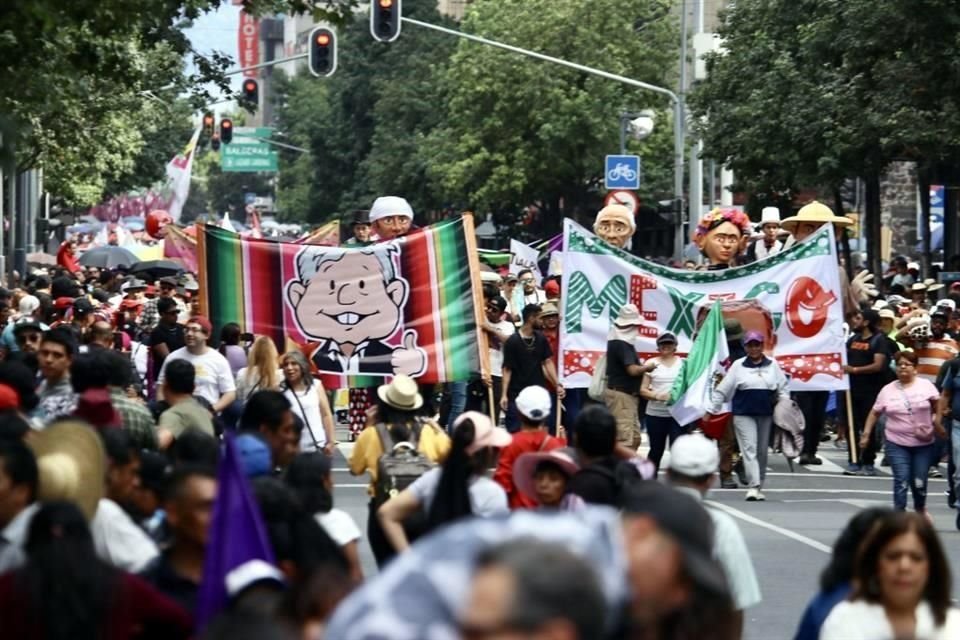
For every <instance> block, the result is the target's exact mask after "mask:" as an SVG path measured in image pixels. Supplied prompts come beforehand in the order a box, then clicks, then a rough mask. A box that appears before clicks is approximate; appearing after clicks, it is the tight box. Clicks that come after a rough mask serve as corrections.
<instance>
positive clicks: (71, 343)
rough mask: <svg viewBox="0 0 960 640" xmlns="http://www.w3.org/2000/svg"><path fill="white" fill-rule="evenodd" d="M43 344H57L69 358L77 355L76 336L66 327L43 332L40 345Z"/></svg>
mask: <svg viewBox="0 0 960 640" xmlns="http://www.w3.org/2000/svg"><path fill="white" fill-rule="evenodd" d="M44 342H53V343H55V344H59V345H60V346H62V347H63V348H64V349H65V350H66V351H67V355H68V356H69V357H71V358H73V357H74V356H75V355H77V337H76V334H74V332H73V331H72V330H71V329H68V328H67V327H54V328H53V329H49V330H47V331H44V332H43V338H42V339H41V340H40V344H41V345H43V343H44Z"/></svg>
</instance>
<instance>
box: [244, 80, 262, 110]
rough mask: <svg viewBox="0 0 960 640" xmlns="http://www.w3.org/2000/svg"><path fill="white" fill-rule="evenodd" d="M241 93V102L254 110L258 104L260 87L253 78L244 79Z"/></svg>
mask: <svg viewBox="0 0 960 640" xmlns="http://www.w3.org/2000/svg"><path fill="white" fill-rule="evenodd" d="M241 89H242V91H243V98H242V99H243V101H244V102H245V103H247V104H248V105H250V106H252V107H253V108H254V109H256V108H257V105H258V104H260V85H258V84H257V81H256V80H254V79H253V78H246V79H245V80H244V81H243V85H242V87H241Z"/></svg>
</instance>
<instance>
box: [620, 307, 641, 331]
mask: <svg viewBox="0 0 960 640" xmlns="http://www.w3.org/2000/svg"><path fill="white" fill-rule="evenodd" d="M613 324H615V325H617V326H618V327H639V326H641V325H642V324H643V318H642V317H641V316H640V310H639V309H637V305H635V304H625V305H623V306H622V307H620V313H618V314H617V319H616V320H614V321H613Z"/></svg>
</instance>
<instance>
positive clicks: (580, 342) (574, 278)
mask: <svg viewBox="0 0 960 640" xmlns="http://www.w3.org/2000/svg"><path fill="white" fill-rule="evenodd" d="M563 248H564V253H563V270H564V278H563V295H562V298H561V299H562V300H563V305H562V312H561V325H560V354H559V355H558V362H559V364H560V366H559V370H560V377H561V379H562V380H563V383H564V385H565V386H566V387H568V388H577V387H587V386H589V384H590V376H591V375H592V373H593V369H594V365H595V363H596V361H597V359H598V358H599V357H600V356H601V355H603V354H605V353H606V344H607V333H608V331H609V329H610V326H611V324H612V322H613V320H614V319H615V318H616V317H617V313H618V312H619V310H620V307H621V306H623V305H624V304H627V303H633V304H635V305H636V306H637V308H638V309H639V310H640V313H641V315H642V317H643V319H644V325H643V326H641V327H640V338H639V340H638V342H637V345H636V346H637V350H638V352H639V353H640V354H641V357H652V356H654V355H656V338H657V336H658V335H660V334H662V333H665V332H670V333H673V334H674V335H676V337H677V341H678V345H677V347H678V353H680V354H681V355H683V354H686V353H687V352H689V350H690V345H691V344H692V341H693V338H694V336H695V334H696V331H697V328H698V327H699V326H700V324H701V323H702V322H703V320H704V319H705V318H706V315H707V313H708V312H709V310H710V307H711V306H712V305H713V303H714V302H715V301H717V300H719V301H721V302H722V308H723V315H724V318H725V319H730V318H736V319H737V320H738V321H739V322H740V325H741V326H742V328H743V331H744V332H746V331H759V332H761V333H762V334H763V335H764V336H765V351H766V352H767V353H768V354H769V355H771V356H772V357H775V358H776V359H777V361H778V362H779V363H780V365H781V366H782V367H783V370H784V372H785V373H786V374H787V375H788V376H789V377H790V387H791V389H794V390H840V389H846V388H847V379H846V377H845V376H844V374H843V365H845V364H846V349H845V347H844V341H843V322H844V320H843V304H842V296H841V289H840V276H839V271H838V268H837V252H836V242H835V240H834V235H833V228H832V227H831V226H830V225H824V227H823V228H822V229H820V230H819V231H818V232H817V233H815V234H814V235H813V236H811V237H810V238H809V239H807V240H806V241H804V242H801V243H797V244H795V245H794V246H793V247H791V248H789V249H787V250H786V251H783V252H781V253H779V254H776V255H774V256H771V257H769V258H766V259H764V260H760V261H758V262H755V263H753V264H750V265H747V266H743V267H737V268H733V269H725V270H721V271H686V270H678V269H670V268H668V267H665V266H663V265H660V264H656V263H654V262H649V261H647V260H642V259H640V258H637V257H635V256H633V255H632V254H630V253H628V252H626V251H622V250H620V249H617V248H616V247H613V246H611V245H609V244H607V243H606V242H604V241H603V240H601V239H600V238H598V237H597V236H595V235H594V234H592V233H591V232H589V231H587V230H586V229H585V228H583V227H582V226H580V225H578V224H577V223H575V222H573V221H572V220H566V221H565V225H564V239H563Z"/></svg>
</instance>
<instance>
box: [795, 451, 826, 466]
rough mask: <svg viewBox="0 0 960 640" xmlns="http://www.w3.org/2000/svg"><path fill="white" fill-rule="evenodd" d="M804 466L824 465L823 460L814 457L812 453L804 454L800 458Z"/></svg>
mask: <svg viewBox="0 0 960 640" xmlns="http://www.w3.org/2000/svg"><path fill="white" fill-rule="evenodd" d="M799 462H800V464H802V465H818V464H823V460H821V459H820V458H818V457H817V456H815V455H813V454H812V453H804V454H803V455H801V456H800V460H799Z"/></svg>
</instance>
